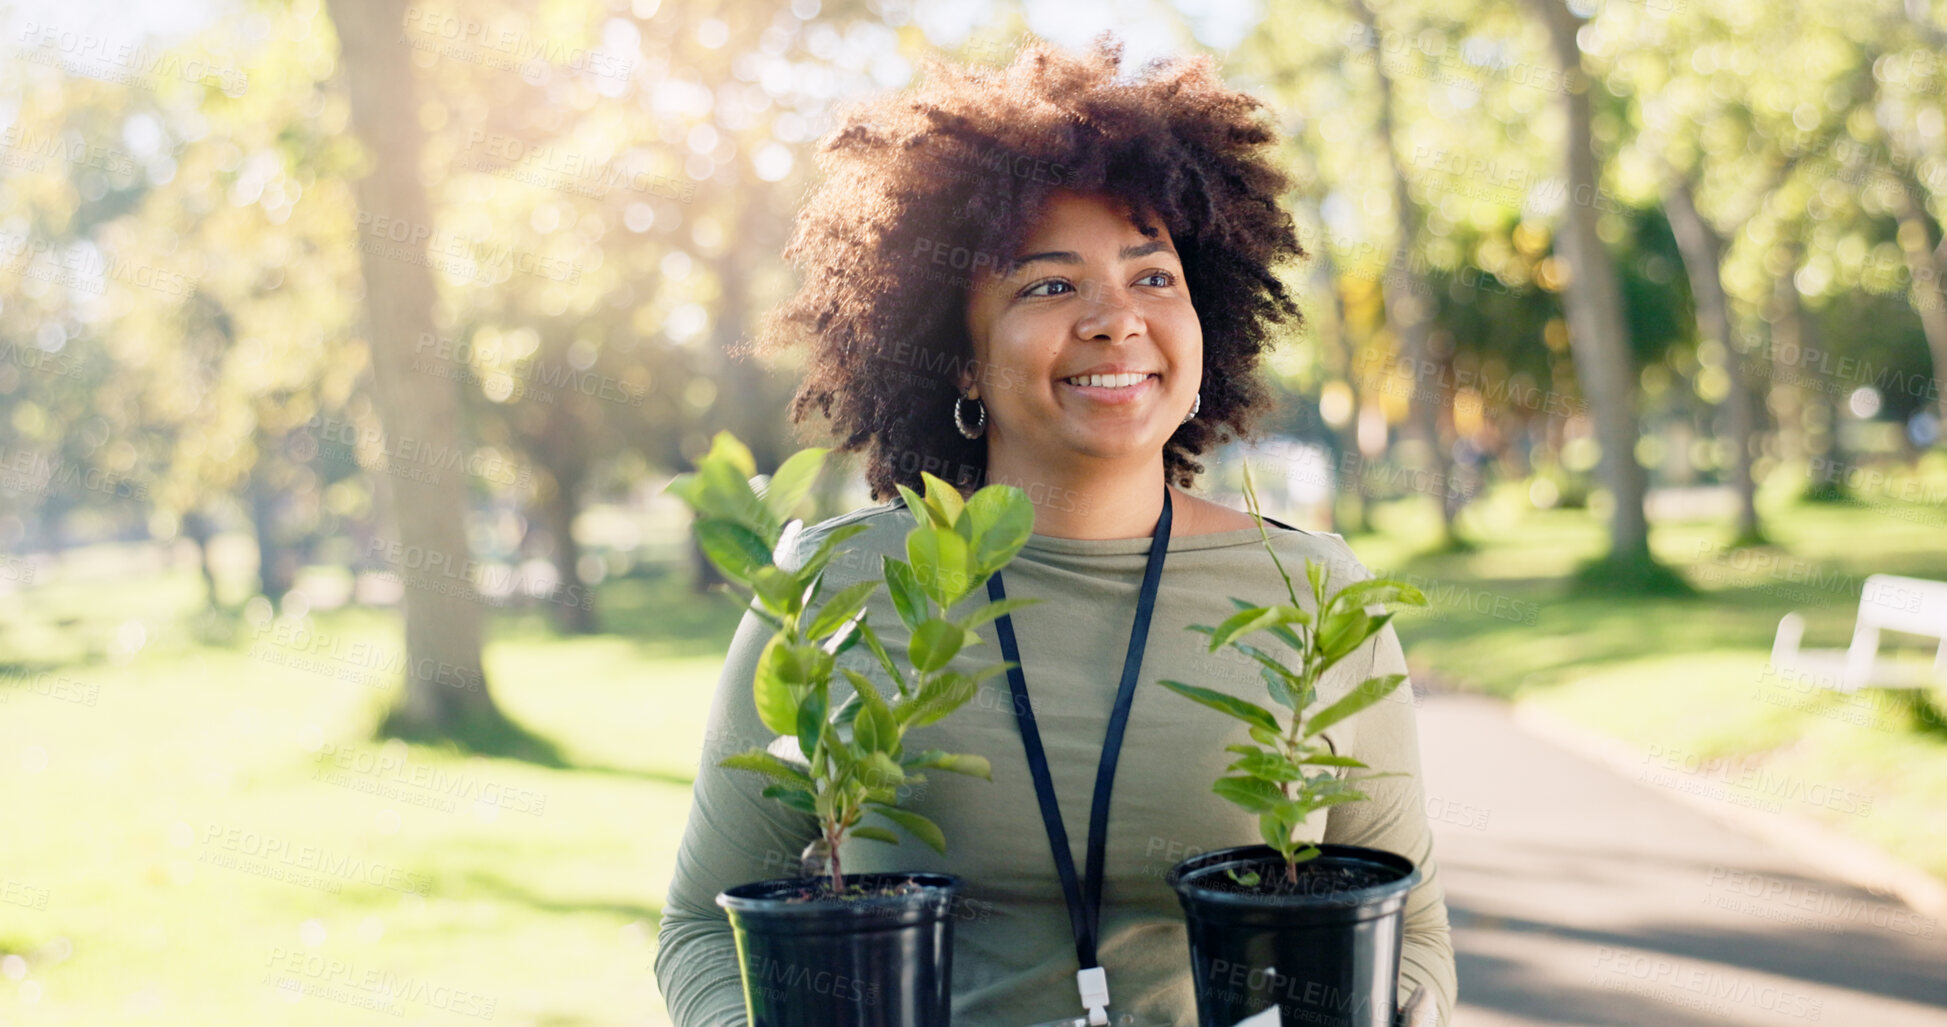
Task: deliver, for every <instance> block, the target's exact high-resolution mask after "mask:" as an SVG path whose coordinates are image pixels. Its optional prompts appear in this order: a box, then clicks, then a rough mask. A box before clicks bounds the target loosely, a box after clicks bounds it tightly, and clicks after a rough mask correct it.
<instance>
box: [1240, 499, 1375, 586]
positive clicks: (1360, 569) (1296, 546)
mask: <svg viewBox="0 0 1947 1027" xmlns="http://www.w3.org/2000/svg"><path fill="white" fill-rule="evenodd" d="M1247 516H1248V515H1247ZM1253 527H1255V524H1253ZM1264 528H1265V538H1268V539H1269V540H1270V545H1271V549H1272V551H1273V552H1275V553H1277V554H1278V558H1279V559H1280V560H1281V561H1283V562H1284V565H1285V570H1286V572H1287V573H1289V574H1291V576H1292V578H1293V580H1295V581H1300V582H1302V581H1303V562H1304V561H1306V560H1309V561H1312V562H1314V563H1318V564H1320V565H1322V566H1324V567H1325V568H1326V569H1327V570H1329V571H1330V572H1331V578H1332V580H1333V581H1335V582H1339V583H1340V584H1344V583H1347V582H1352V581H1361V580H1364V579H1366V578H1370V577H1372V572H1371V571H1370V570H1368V569H1367V568H1366V565H1365V564H1363V563H1361V562H1360V561H1359V557H1358V556H1357V555H1355V554H1354V553H1353V552H1352V546H1351V545H1350V544H1349V543H1347V542H1346V541H1345V538H1344V536H1342V535H1340V534H1338V533H1337V532H1331V531H1309V530H1306V529H1304V528H1294V527H1292V526H1291V525H1289V524H1285V523H1283V522H1282V521H1277V520H1275V519H1273V518H1269V517H1267V518H1265V526H1264ZM1227 549H1228V551H1229V552H1231V553H1232V554H1233V555H1234V556H1235V557H1236V558H1237V559H1240V560H1245V561H1252V560H1262V561H1264V563H1265V564H1266V565H1267V567H1268V565H1269V564H1270V559H1269V557H1267V556H1265V554H1264V545H1263V542H1262V541H1261V540H1258V539H1253V540H1251V544H1250V545H1248V546H1236V547H1227ZM1252 554H1254V555H1252Z"/></svg>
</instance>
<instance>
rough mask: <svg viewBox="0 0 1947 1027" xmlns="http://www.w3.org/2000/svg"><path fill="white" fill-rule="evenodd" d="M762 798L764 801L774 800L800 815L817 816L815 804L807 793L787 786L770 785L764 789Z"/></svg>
mask: <svg viewBox="0 0 1947 1027" xmlns="http://www.w3.org/2000/svg"><path fill="white" fill-rule="evenodd" d="M764 797H765V798H766V799H776V800H777V801H778V802H780V803H783V804H784V805H786V806H788V807H790V808H792V809H794V810H797V811H798V812H800V813H804V814H808V815H810V816H814V817H815V816H817V815H818V805H817V802H816V800H814V799H813V798H812V797H811V794H810V793H809V792H804V791H800V790H798V789H796V788H791V787H789V786H787V785H772V786H770V787H769V788H766V789H764Z"/></svg>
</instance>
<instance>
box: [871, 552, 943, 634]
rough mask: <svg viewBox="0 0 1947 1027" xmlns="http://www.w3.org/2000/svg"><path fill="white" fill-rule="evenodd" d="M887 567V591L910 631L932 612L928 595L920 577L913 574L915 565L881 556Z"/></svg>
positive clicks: (884, 566)
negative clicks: (922, 589)
mask: <svg viewBox="0 0 1947 1027" xmlns="http://www.w3.org/2000/svg"><path fill="white" fill-rule="evenodd" d="M879 562H880V565H881V566H882V567H883V568H884V569H885V578H886V592H887V594H889V595H891V596H892V608H893V609H894V610H895V611H897V612H898V613H899V619H900V620H902V621H905V622H906V629H907V630H908V631H910V630H912V629H913V628H916V627H919V625H920V622H921V621H924V620H925V619H926V616H927V614H928V613H929V612H930V610H929V608H928V607H927V605H926V595H925V593H923V592H921V591H920V587H919V578H918V577H916V576H915V575H914V574H913V567H912V565H911V564H909V563H907V562H906V561H904V560H895V559H893V558H892V557H890V556H882V557H880V558H879Z"/></svg>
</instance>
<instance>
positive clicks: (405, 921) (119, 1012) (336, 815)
mask: <svg viewBox="0 0 1947 1027" xmlns="http://www.w3.org/2000/svg"><path fill="white" fill-rule="evenodd" d="M602 598H603V600H605V601H607V602H608V603H609V609H608V611H607V613H606V615H607V616H608V617H609V618H610V619H611V624H612V626H617V627H619V626H622V625H627V626H628V628H629V630H630V632H631V634H630V635H627V636H625V635H621V634H611V635H601V636H596V637H592V638H584V639H561V638H557V637H554V636H551V635H549V634H548V633H547V632H545V631H544V630H542V629H541V628H540V626H539V621H538V619H537V618H534V617H532V616H528V617H509V618H505V619H502V620H500V621H498V622H497V623H496V625H495V631H494V638H493V640H492V641H491V642H490V644H489V645H488V647H487V652H486V662H487V670H488V674H489V679H490V680H491V681H492V682H493V688H494V692H495V695H496V697H497V698H498V699H499V700H500V702H501V703H502V704H503V705H504V706H505V707H506V708H507V709H508V710H509V711H510V712H511V713H512V714H513V715H514V716H515V717H516V718H517V719H519V720H521V721H522V722H523V723H525V724H526V725H528V726H529V727H530V728H532V729H534V730H536V731H539V732H541V733H543V734H545V735H547V736H549V737H550V738H552V739H553V740H555V741H557V742H558V743H559V744H560V745H561V746H562V748H563V750H564V751H565V753H566V755H567V757H568V759H569V761H570V762H571V763H573V764H575V768H574V769H568V770H555V769H546V768H541V767H537V766H534V765H531V764H526V763H520V762H513V761H508V760H499V759H485V758H479V757H470V756H464V755H460V754H458V753H455V752H450V751H443V750H441V749H438V748H431V747H423V746H412V747H407V746H405V745H404V744H402V743H396V742H395V743H390V744H387V745H380V744H376V743H374V742H373V741H372V740H371V738H370V730H371V725H372V724H373V723H374V722H375V720H376V717H377V715H378V713H379V711H380V709H381V708H382V706H383V700H384V699H385V695H384V693H382V692H381V691H378V690H375V689H373V688H371V687H369V686H368V685H366V684H365V683H363V682H361V681H357V680H349V681H348V680H342V679H340V678H337V677H334V676H331V675H327V674H321V673H317V672H315V671H314V670H312V669H306V668H298V667H293V666H289V665H287V664H285V663H281V662H279V659H280V657H288V656H289V655H290V653H291V652H292V650H291V648H290V647H289V646H285V647H282V648H279V647H277V646H276V645H275V642H274V636H271V635H270V634H269V633H265V634H263V635H259V634H258V633H256V632H253V631H252V630H251V629H250V628H249V627H248V626H247V625H244V626H241V627H240V628H239V629H238V630H236V631H235V632H234V634H235V637H234V638H232V639H230V640H229V641H228V643H227V644H209V643H208V642H207V641H199V640H198V636H202V637H203V638H204V639H207V638H208V637H209V636H210V635H211V634H212V633H213V632H212V630H211V625H208V624H204V625H201V626H200V627H199V626H198V625H196V624H195V622H194V621H193V620H185V619H183V615H184V614H185V613H186V612H187V611H193V610H194V609H195V603H197V602H200V593H199V586H198V584H197V582H196V581H195V580H194V578H193V576H187V575H169V576H158V577H156V578H154V579H153V580H147V581H136V582H128V581H118V582H116V583H115V584H114V585H112V586H108V585H103V584H100V583H95V584H92V585H88V586H68V585H56V584H49V585H47V586H45V587H42V588H39V589H36V590H34V591H32V592H29V593H26V594H24V595H22V594H16V595H13V596H10V597H5V598H4V599H0V625H5V627H4V629H0V653H6V654H8V656H9V658H10V660H9V664H10V666H8V667H7V670H8V671H9V673H8V676H7V677H6V678H5V679H4V682H5V683H4V684H0V795H4V796H5V800H4V802H3V803H0V808H3V809H4V810H5V811H6V814H7V816H6V827H5V829H4V831H5V840H4V842H0V900H4V901H3V902H0V954H10V955H11V956H18V957H20V959H17V960H16V959H11V958H9V959H7V960H6V961H5V962H4V963H0V1023H8V1024H75V1025H83V1024H86V1025H97V1024H107V1023H143V1022H154V1023H182V1024H190V1023H194V1024H318V1025H327V1024H330V1025H336V1024H347V1023H375V1024H376V1023H400V1022H406V1023H478V1022H491V1023H498V1024H535V1025H570V1024H657V1023H666V1022H667V1017H666V1014H665V1013H664V1011H663V1008H662V1002H661V999H660V998H659V997H658V995H657V991H656V988H655V984H654V975H653V974H652V973H651V970H650V960H651V958H652V955H653V952H654V939H655V932H656V923H657V918H658V914H659V910H660V896H661V891H662V889H663V887H664V885H665V884H666V883H667V881H668V879H669V876H670V874H671V872H672V870H673V862H674V857H675V848H676V843H677V840H678V838H679V837H680V835H681V831H682V826H683V819H684V817H685V816H686V814H687V809H688V798H689V783H690V780H691V778H692V776H693V775H694V773H695V769H696V759H697V753H698V749H699V743H700V736H701V730H702V724H703V720H704V716H705V713H706V711H707V709H708V702H709V697H710V694H711V691H712V690H713V688H714V686H715V684H716V676H717V670H718V667H719V665H720V662H721V647H722V641H723V639H725V638H727V635H728V632H729V630H730V629H731V628H732V627H733V626H734V624H735V617H736V613H737V607H736V604H735V603H733V602H732V601H731V600H729V599H728V598H725V597H708V598H704V599H701V600H697V599H694V598H692V597H690V596H688V595H687V593H686V592H685V591H683V590H681V588H680V586H679V585H676V584H674V583H672V582H669V581H666V580H665V581H660V582H644V581H639V580H634V579H627V580H623V581H619V582H615V583H612V584H611V585H609V586H607V587H606V589H605V592H604V594H603V596H602ZM652 603H653V604H655V605H656V607H657V608H658V609H679V610H681V611H683V613H682V621H681V623H671V622H669V621H663V622H662V623H661V624H659V625H658V626H657V629H656V630H649V629H648V624H649V613H650V605H651V604H652ZM312 620H313V621H314V624H315V627H316V628H317V629H318V630H320V631H328V632H332V633H334V634H336V635H338V636H339V637H342V638H343V639H345V640H346V642H345V644H344V647H343V648H336V647H334V648H332V649H329V650H326V651H332V652H343V653H350V652H353V651H358V652H364V651H365V650H354V649H352V648H351V646H352V644H353V642H354V641H357V642H369V643H370V644H372V645H373V646H375V647H377V649H378V650H383V651H396V648H397V646H398V645H399V643H400V640H401V637H402V635H401V632H400V630H399V629H398V626H397V622H396V619H395V618H394V617H393V616H392V615H390V614H385V613H374V612H369V611H341V612H333V613H324V614H317V615H314V616H313V617H312ZM130 623H142V624H144V625H145V628H144V630H145V631H146V633H147V635H148V644H146V645H144V646H143V648H142V649H141V651H140V652H137V653H135V654H133V656H132V658H131V657H129V656H128V655H126V654H119V653H117V652H116V651H115V649H114V639H115V637H116V632H117V631H122V632H123V633H124V635H126V633H127V632H128V631H130V630H132V629H129V628H126V627H125V625H128V624H130ZM267 638H271V639H273V641H272V642H271V643H270V644H269V647H268V648H266V641H265V640H266V639H267ZM91 651H93V652H94V653H95V655H94V656H92V657H91V656H90V655H89V654H90V652H91ZM21 655H25V656H28V657H29V658H28V659H27V660H25V661H22V662H19V663H15V662H13V658H14V657H16V656H21ZM348 660H349V662H346V661H341V662H340V663H338V664H335V665H334V669H339V670H346V669H349V670H350V671H351V673H349V674H347V676H348V677H354V678H355V677H357V676H358V672H359V671H360V669H361V668H360V666H359V665H358V660H357V659H351V658H348ZM43 673H45V674H47V675H49V676H46V677H43V676H41V675H42V674H43ZM488 1014H491V1019H487V1016H488Z"/></svg>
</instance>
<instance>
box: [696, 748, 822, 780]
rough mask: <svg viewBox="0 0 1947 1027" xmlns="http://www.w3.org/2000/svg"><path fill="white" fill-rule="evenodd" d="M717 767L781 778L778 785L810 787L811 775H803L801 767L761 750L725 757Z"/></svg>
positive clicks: (719, 761) (718, 762)
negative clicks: (791, 784) (786, 783)
mask: <svg viewBox="0 0 1947 1027" xmlns="http://www.w3.org/2000/svg"><path fill="white" fill-rule="evenodd" d="M717 766H719V767H725V768H728V769H730V770H749V771H753V772H755V773H759V774H764V775H766V776H769V777H774V778H781V779H783V780H781V781H780V782H779V783H780V784H782V783H784V782H785V781H790V782H795V783H797V784H800V785H803V786H804V787H806V788H810V787H811V775H810V774H807V773H805V772H804V769H803V768H802V767H797V766H793V765H792V764H789V763H786V762H784V761H783V760H781V759H778V758H777V757H776V756H773V755H771V754H770V753H768V752H765V751H764V750H762V749H751V750H749V751H747V752H740V753H737V754H736V755H734V756H725V757H724V758H723V759H721V760H718V761H717Z"/></svg>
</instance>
